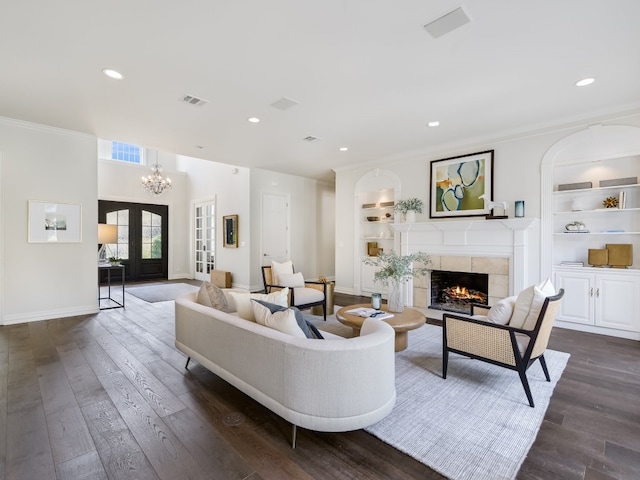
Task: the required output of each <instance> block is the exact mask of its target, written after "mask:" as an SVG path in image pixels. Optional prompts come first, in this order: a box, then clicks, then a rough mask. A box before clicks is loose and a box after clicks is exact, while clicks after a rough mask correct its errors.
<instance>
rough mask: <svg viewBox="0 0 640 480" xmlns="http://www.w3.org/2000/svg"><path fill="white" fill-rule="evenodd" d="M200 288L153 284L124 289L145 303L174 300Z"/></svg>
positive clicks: (177, 284)
mask: <svg viewBox="0 0 640 480" xmlns="http://www.w3.org/2000/svg"><path fill="white" fill-rule="evenodd" d="M199 288H200V287H197V286H195V285H190V284H188V283H153V284H150V285H140V286H133V287H129V286H127V287H125V291H126V292H127V293H129V294H131V295H133V296H134V297H138V298H139V299H140V300H144V301H145V302H149V303H155V302H167V301H169V300H175V299H176V297H179V296H180V295H184V294H186V293H190V292H195V291H197V290H198V289H199Z"/></svg>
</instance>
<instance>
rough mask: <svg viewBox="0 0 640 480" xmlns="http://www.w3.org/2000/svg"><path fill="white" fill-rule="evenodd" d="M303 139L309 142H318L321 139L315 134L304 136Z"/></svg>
mask: <svg viewBox="0 0 640 480" xmlns="http://www.w3.org/2000/svg"><path fill="white" fill-rule="evenodd" d="M302 140H304V141H305V142H308V143H313V142H317V141H318V140H320V139H319V138H318V137H314V136H313V135H308V136H306V137H304V138H303V139H302Z"/></svg>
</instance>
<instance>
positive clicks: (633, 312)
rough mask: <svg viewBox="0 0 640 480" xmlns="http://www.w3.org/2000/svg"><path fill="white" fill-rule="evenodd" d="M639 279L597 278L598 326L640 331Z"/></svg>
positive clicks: (599, 276) (605, 275) (602, 276)
mask: <svg viewBox="0 0 640 480" xmlns="http://www.w3.org/2000/svg"><path fill="white" fill-rule="evenodd" d="M639 284H640V282H639V281H638V278H637V277H626V276H620V275H613V274H611V275H607V274H600V275H597V276H596V284H595V288H596V289H595V308H596V315H595V319H596V325H598V326H600V327H608V328H616V329H618V330H632V331H639V330H640V325H639V322H640V320H639V319H638V316H639V315H640V312H639V311H638V295H640V288H639V287H640V285H639Z"/></svg>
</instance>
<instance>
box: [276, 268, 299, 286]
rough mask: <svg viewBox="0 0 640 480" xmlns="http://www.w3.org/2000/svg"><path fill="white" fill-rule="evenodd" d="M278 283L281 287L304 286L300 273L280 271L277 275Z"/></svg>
mask: <svg viewBox="0 0 640 480" xmlns="http://www.w3.org/2000/svg"><path fill="white" fill-rule="evenodd" d="M278 277H279V279H278V283H277V284H278V285H280V286H282V287H289V288H294V287H304V277H303V276H302V273H300V272H298V273H281V274H280V275H278Z"/></svg>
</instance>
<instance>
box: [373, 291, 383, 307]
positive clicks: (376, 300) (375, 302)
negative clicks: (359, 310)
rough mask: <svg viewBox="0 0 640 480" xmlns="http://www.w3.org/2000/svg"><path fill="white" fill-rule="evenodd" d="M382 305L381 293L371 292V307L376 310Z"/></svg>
mask: <svg viewBox="0 0 640 480" xmlns="http://www.w3.org/2000/svg"><path fill="white" fill-rule="evenodd" d="M380 307H382V294H381V293H372V294H371V308H375V309H376V310H380Z"/></svg>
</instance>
